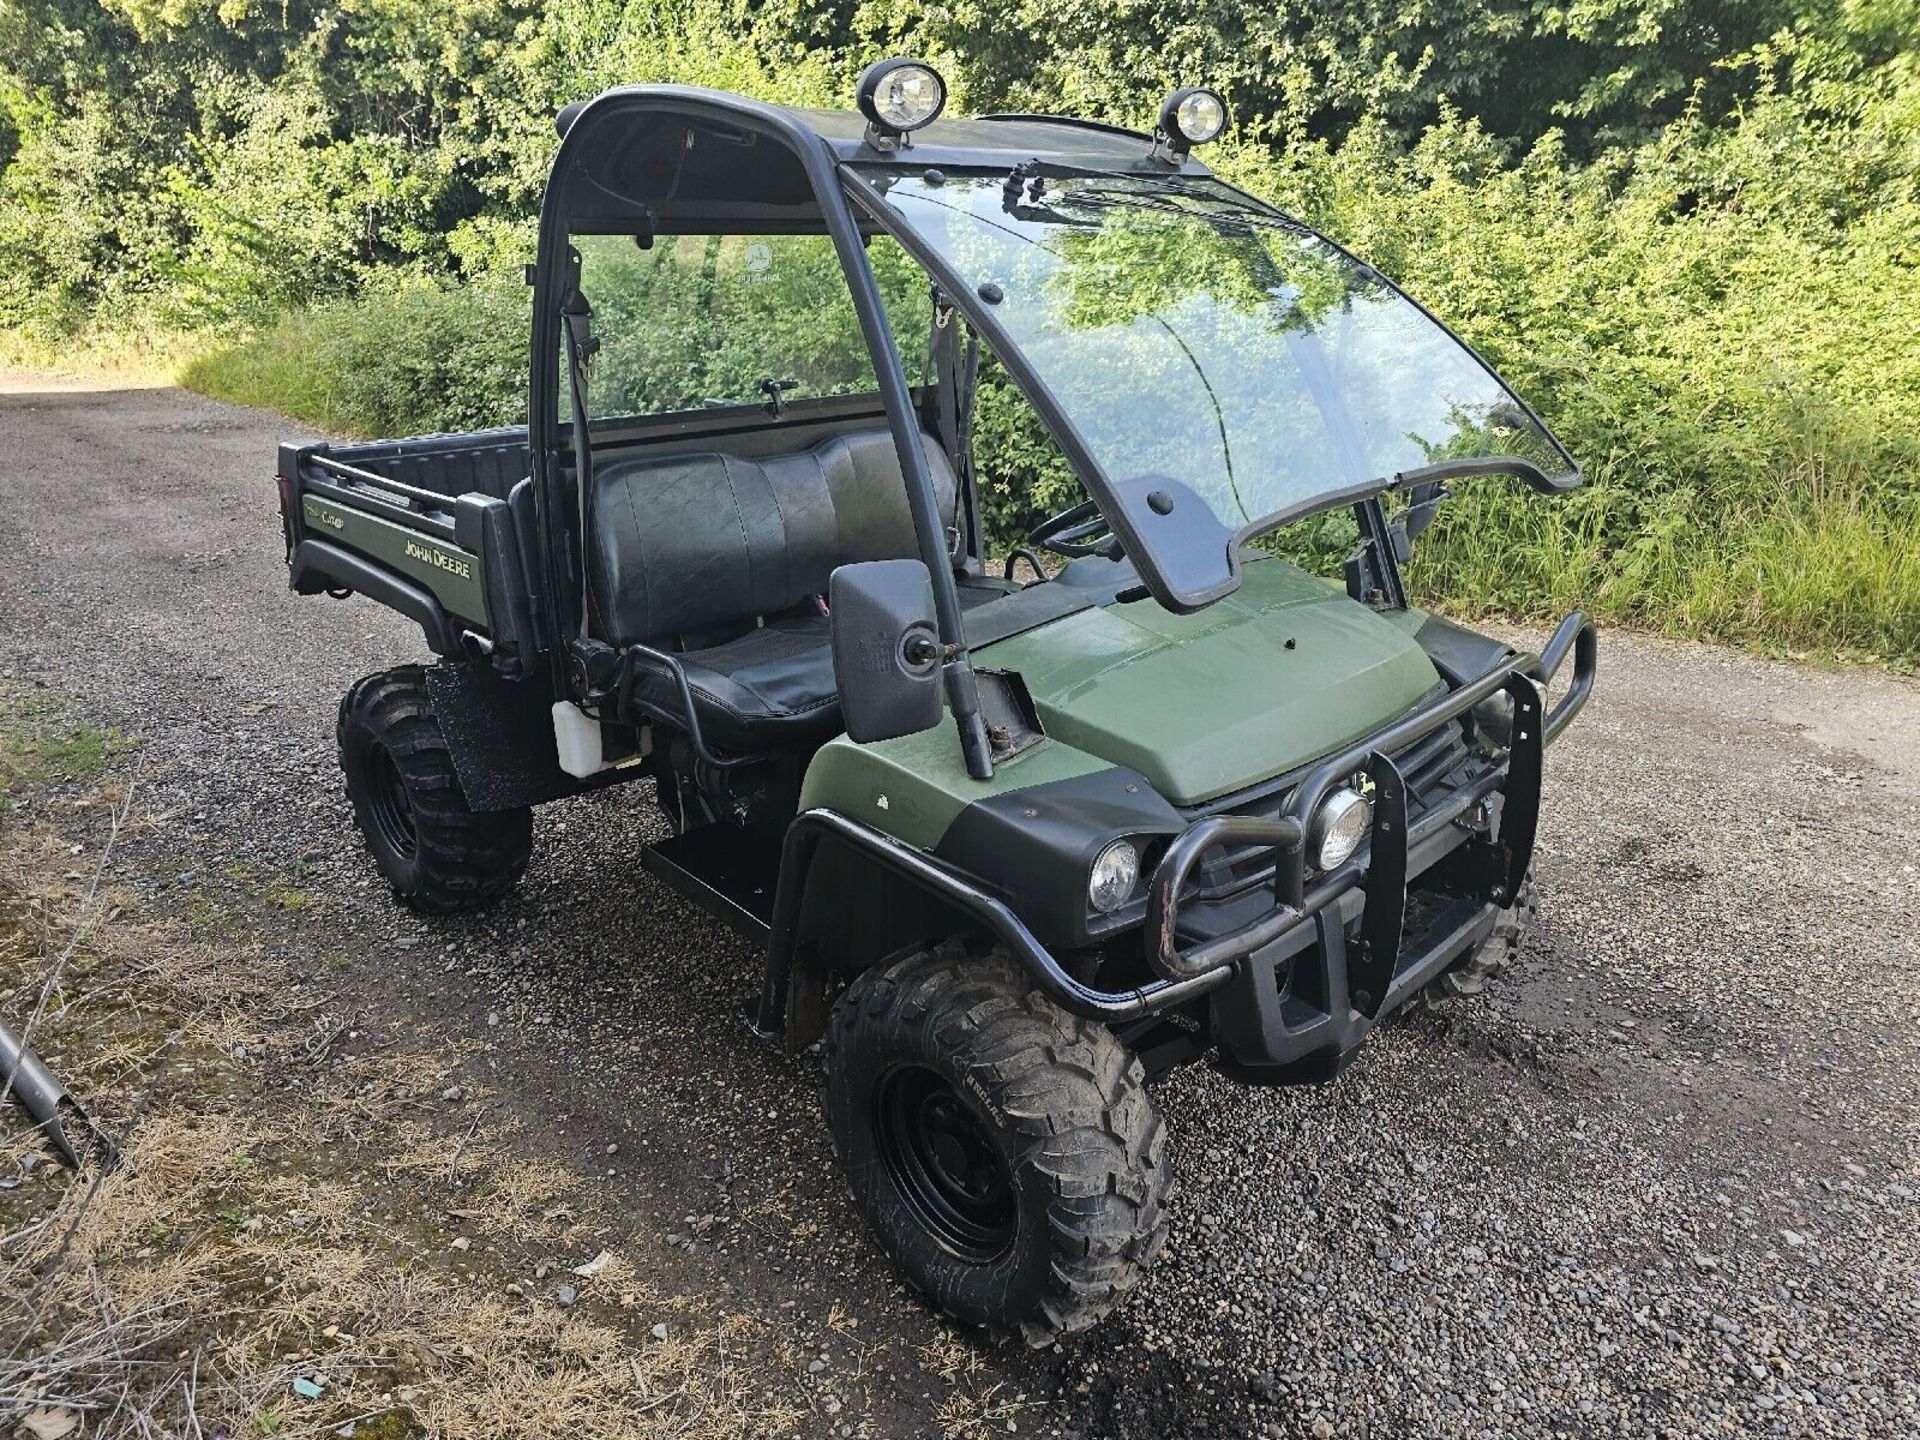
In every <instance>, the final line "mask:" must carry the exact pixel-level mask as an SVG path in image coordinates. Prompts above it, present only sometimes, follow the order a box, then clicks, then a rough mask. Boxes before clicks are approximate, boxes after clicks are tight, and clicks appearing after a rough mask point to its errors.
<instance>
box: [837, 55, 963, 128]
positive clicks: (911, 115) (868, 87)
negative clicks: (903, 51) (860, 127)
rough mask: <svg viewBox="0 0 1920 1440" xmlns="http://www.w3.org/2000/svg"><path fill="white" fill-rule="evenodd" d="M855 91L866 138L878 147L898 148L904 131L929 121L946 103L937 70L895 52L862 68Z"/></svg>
mask: <svg viewBox="0 0 1920 1440" xmlns="http://www.w3.org/2000/svg"><path fill="white" fill-rule="evenodd" d="M854 93H855V98H856V100H857V101H858V102H859V105H860V113H861V114H862V115H864V116H866V117H867V139H868V141H869V142H871V143H872V145H873V146H874V147H875V148H876V149H879V150H893V149H896V148H898V146H899V145H900V143H901V142H902V141H903V140H905V138H906V136H907V135H909V134H911V133H912V132H913V131H915V130H918V129H920V128H921V127H922V126H923V125H931V124H932V123H933V122H934V120H935V119H937V118H938V117H939V114H940V112H941V111H942V110H943V109H945V108H946V104H947V82H946V81H944V80H942V79H941V78H940V72H939V71H937V70H935V69H934V68H933V67H932V66H931V65H923V64H922V63H921V62H920V61H918V60H909V59H907V58H906V57H905V56H898V55H897V56H895V57H894V58H893V59H891V60H876V61H875V62H874V63H873V64H871V65H869V66H868V67H867V68H866V69H865V70H862V71H861V72H860V84H859V86H858V88H857V89H856V90H855V92H854ZM907 143H908V144H911V143H912V142H911V141H907Z"/></svg>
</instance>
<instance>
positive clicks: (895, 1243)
mask: <svg viewBox="0 0 1920 1440" xmlns="http://www.w3.org/2000/svg"><path fill="white" fill-rule="evenodd" d="M825 1051H826V1072H827V1084H826V1105H827V1119H828V1123H829V1125H830V1126H831V1128H832V1131H833V1143H834V1149H835V1151H836V1152H837V1154H838V1155H839V1158H840V1164H841V1167H842V1169H843V1170H844V1171H845V1173H846V1175H847V1178H848V1182H849V1183H850V1184H851V1185H852V1187H853V1194H854V1199H855V1201H856V1202H857V1203H858V1205H859V1206H860V1209H861V1211H862V1213H863V1214H864V1215H865V1216H866V1219H867V1222H868V1224H869V1225H871V1226H872V1228H873V1231H874V1233H875V1235H876V1236H877V1237H878V1239H879V1241H880V1245H881V1247H882V1248H883V1249H884V1250H885V1251H886V1252H887V1253H888V1254H889V1255H890V1256H892V1257H893V1259H894V1260H895V1262H896V1263H898V1264H899V1266H900V1268H901V1269H902V1270H904V1271H905V1272H906V1274H907V1277H908V1278H909V1279H910V1280H912V1282H913V1283H914V1284H915V1285H916V1286H918V1287H919V1288H920V1289H921V1290H922V1291H923V1292H925V1293H926V1294H927V1295H928V1296H929V1297H930V1298H931V1299H932V1300H933V1302H934V1303H935V1304H936V1305H938V1306H939V1307H940V1308H941V1309H943V1310H946V1311H947V1312H949V1313H950V1314H952V1315H955V1316H957V1317H959V1318H960V1319H962V1320H967V1321H971V1322H974V1323H976V1324H983V1325H994V1326H999V1327H1002V1328H1005V1329H1010V1330H1018V1331H1020V1332H1021V1334H1022V1335H1024V1336H1025V1338H1026V1339H1027V1341H1028V1343H1030V1344H1033V1345H1045V1344H1049V1343H1051V1342H1052V1341H1053V1340H1054V1339H1055V1338H1057V1337H1058V1336H1060V1335H1063V1334H1067V1333H1070V1332H1072V1331H1077V1330H1084V1329H1086V1328H1087V1327H1088V1326H1090V1325H1093V1324H1094V1323H1095V1322H1096V1321H1098V1320H1100V1319H1101V1318H1102V1317H1104V1316H1105V1315H1106V1314H1107V1313H1108V1312H1110V1311H1111V1310H1113V1309H1114V1307H1115V1306H1117V1305H1118V1304H1119V1303H1120V1302H1121V1301H1122V1300H1123V1299H1125V1298H1126V1296H1127V1294H1128V1293H1129V1292H1130V1291H1131V1290H1132V1289H1133V1288H1134V1286H1135V1285H1137V1284H1138V1283H1139V1281H1140V1277H1141V1276H1142V1275H1143V1274H1144V1273H1145V1271H1146V1268H1147V1266H1148V1265H1150V1264H1151V1263H1152V1261H1153V1260H1154V1258H1155V1257H1156V1256H1157V1255H1158V1254H1159V1253H1160V1249H1161V1247H1162V1246H1163V1245H1164V1244H1165V1242H1166V1237H1167V1202H1168V1200H1169V1198H1170V1196H1171V1192H1172V1188H1173V1176H1172V1169H1171V1166H1170V1165H1169V1163H1168V1159H1167V1139H1166V1127H1165V1126H1164V1125H1163V1124H1162V1122H1161V1120H1160V1116H1159V1113H1158V1111H1157V1110H1156V1109H1155V1107H1154V1105H1153V1102H1152V1100H1150V1099H1149V1098H1148V1096H1147V1092H1146V1075H1145V1072H1144V1071H1143V1070H1142V1069H1141V1067H1140V1062H1139V1061H1138V1060H1137V1059H1135V1058H1134V1056H1133V1055H1132V1053H1131V1052H1130V1051H1128V1050H1127V1048H1126V1047H1125V1046H1124V1045H1122V1044H1121V1043H1120V1042H1119V1041H1118V1040H1116V1039H1115V1038H1114V1037H1113V1034H1112V1032H1111V1031H1109V1030H1108V1029H1107V1028H1106V1027H1105V1026H1104V1025H1099V1024H1095V1023H1093V1022H1090V1021H1085V1020H1080V1019H1077V1018H1075V1017H1073V1016H1071V1015H1068V1014H1067V1013H1066V1012H1065V1011H1063V1010H1061V1009H1060V1008H1059V1007H1058V1006H1056V1005H1054V1004H1052V1003H1051V1002H1050V1001H1048V1000H1047V999H1045V998H1044V997H1043V996H1041V995H1040V994H1038V993H1037V992H1036V991H1035V990H1034V989H1033V986H1032V984H1031V982H1030V981H1029V979H1028V978H1027V976H1026V974H1025V973H1024V972H1023V971H1022V970H1020V968H1019V967H1018V966H1017V965H1015V964H1014V962H1013V961H1012V960H1010V959H1009V958H1008V957H1007V956H1005V955H1004V954H1001V953H998V952H996V953H994V954H991V955H987V956H972V955H969V954H968V953H967V952H966V951H965V950H964V949H963V948H962V947H961V946H960V945H958V944H948V945H943V946H940V947H938V948H936V949H934V950H929V951H924V952H922V953H920V954H917V955H913V956H910V957H909V958H907V959H905V960H902V961H900V962H899V963H897V964H895V965H892V966H890V967H888V968H887V969H885V970H870V971H868V972H866V973H865V974H863V975H861V976H860V977H859V979H857V980H855V981H854V983H853V984H852V985H851V986H850V987H848V989H847V992H846V994H844V995H843V996H842V997H841V998H840V1002H839V1004H838V1005H837V1006H836V1007H835V1009H834V1012H833V1019H832V1023H831V1025H830V1026H829V1029H828V1033H827V1038H826V1046H825Z"/></svg>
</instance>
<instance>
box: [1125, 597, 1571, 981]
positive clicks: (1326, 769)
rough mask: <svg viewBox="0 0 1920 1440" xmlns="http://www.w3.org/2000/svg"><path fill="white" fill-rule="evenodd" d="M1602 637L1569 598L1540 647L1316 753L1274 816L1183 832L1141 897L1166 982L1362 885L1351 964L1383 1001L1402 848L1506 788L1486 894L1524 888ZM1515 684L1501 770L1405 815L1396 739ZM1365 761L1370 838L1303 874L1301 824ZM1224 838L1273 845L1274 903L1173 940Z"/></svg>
mask: <svg viewBox="0 0 1920 1440" xmlns="http://www.w3.org/2000/svg"><path fill="white" fill-rule="evenodd" d="M1598 650H1599V646H1598V640H1597V637H1596V635H1595V632H1594V627H1593V624H1592V622H1591V621H1589V620H1587V619H1586V617H1585V616H1583V615H1581V614H1580V613H1579V612H1578V611H1575V612H1574V613H1573V614H1571V615H1569V616H1567V618H1566V619H1565V620H1563V621H1561V622H1560V626H1559V628H1558V629H1557V630H1555V632H1554V635H1553V638H1552V639H1551V640H1550V641H1549V642H1548V643H1547V646H1546V648H1545V650H1544V651H1543V652H1542V653H1541V655H1540V656H1538V657H1536V656H1533V655H1515V656H1511V657H1509V658H1507V659H1506V660H1503V661H1501V662H1500V663H1499V664H1497V665H1494V666H1493V667H1491V668H1490V669H1488V670H1487V671H1485V672H1484V673H1482V674H1481V675H1480V676H1478V677H1477V678H1476V679H1474V680H1472V681H1469V682H1468V683H1467V684H1465V685H1462V686H1461V687H1460V688H1459V689H1458V690H1454V691H1452V692H1450V693H1449V694H1447V695H1446V696H1444V697H1442V698H1441V699H1440V700H1438V701H1436V702H1434V703H1433V704H1432V705H1429V706H1426V707H1425V708H1424V709H1421V710H1417V711H1415V712H1414V713H1413V714H1411V715H1408V716H1405V717H1403V718H1402V719H1400V720H1398V721H1396V722H1394V723H1393V724H1392V725H1389V726H1387V727H1386V728H1385V729H1383V730H1379V731H1377V732H1375V733H1374V734H1372V735H1370V736H1368V737H1367V738H1366V739H1365V740H1363V741H1361V742H1359V743H1358V744H1356V745H1353V746H1351V747H1349V748H1348V749H1346V750H1344V751H1342V752H1340V753H1339V754H1337V755H1334V756H1331V757H1330V758H1328V759H1327V760H1325V761H1323V762H1321V764H1320V765H1319V766H1318V767H1316V768H1315V769H1314V771H1313V773H1312V774H1310V775H1309V776H1307V778H1306V779H1305V780H1304V781H1302V782H1301V784H1300V786H1299V787H1298V788H1297V789H1296V790H1295V791H1294V793H1293V798H1292V801H1291V802H1290V803H1289V804H1288V805H1287V807H1286V808H1285V809H1284V810H1283V811H1282V812H1281V813H1280V814H1279V815H1277V816H1271V817H1263V816H1250V815H1219V816H1215V817H1213V818H1211V819H1207V820H1202V821H1201V822H1200V823H1199V824H1197V825H1195V826H1193V827H1192V828H1190V829H1189V830H1187V831H1185V832H1184V833H1183V834H1181V835H1180V836H1179V837H1178V838H1177V839H1176V840H1175V841H1174V842H1173V843H1172V844H1171V845H1170V846H1168V847H1167V853H1166V854H1165V855H1164V856H1163V857H1162V858H1161V861H1160V864H1159V867H1158V868H1157V869H1156V870H1155V871H1154V875H1153V884H1152V888H1151V890H1150V892H1149V895H1148V900H1147V934H1148V948H1147V955H1148V959H1149V960H1150V961H1151V962H1152V964H1153V967H1154V969H1155V970H1156V971H1158V972H1159V973H1160V974H1161V975H1162V976H1164V977H1165V978H1166V980H1167V981H1169V982H1190V981H1192V980H1195V979H1197V978H1199V977H1201V976H1204V975H1210V974H1212V973H1214V972H1216V971H1219V970H1223V969H1225V968H1226V967H1228V966H1230V965H1232V964H1233V963H1234V962H1235V961H1237V960H1241V959H1243V958H1245V957H1246V956H1248V955H1251V954H1253V953H1254V952H1255V951H1258V950H1262V949H1265V948H1266V947H1267V946H1269V945H1271V944H1273V943H1274V942H1275V941H1277V940H1279V939H1281V938H1283V937H1284V936H1286V935H1287V934H1288V933H1289V932H1291V931H1292V930H1294V929H1295V928H1297V927H1298V926H1300V925H1303V924H1305V923H1306V922H1307V921H1309V920H1310V919H1311V918H1312V917H1313V916H1315V915H1317V914H1319V913H1320V911H1322V910H1324V909H1326V908H1327V906H1329V905H1331V904H1332V903H1333V902H1334V901H1335V900H1338V899H1339V898H1340V897H1341V896H1342V895H1344V894H1346V893H1347V892H1348V891H1349V890H1352V889H1354V888H1356V887H1359V886H1364V887H1365V891H1366V909H1365V911H1364V913H1363V918H1362V921H1361V931H1360V946H1359V953H1358V954H1357V955H1356V956H1355V957H1354V960H1353V964H1352V975H1353V1000H1354V1005H1355V1008H1356V1009H1358V1010H1359V1011H1360V1012H1361V1013H1362V1014H1364V1015H1366V1016H1367V1017H1368V1018H1369V1019H1372V1018H1374V1017H1375V1016H1377V1015H1378V1014H1379V1011H1380V1007H1381V1005H1382V1004H1383V1003H1384V1002H1385V1000H1386V996H1387V991H1388V989H1389V987H1390V985H1391V982H1392V979H1393V968H1394V963H1395V961H1396V959H1397V958H1398V955H1399V951H1400V936H1401V930H1402V927H1403V924H1404V918H1405V914H1406V898H1407V897H1406V891H1407V852H1408V850H1409V849H1411V848H1412V847H1413V846H1415V845H1417V844H1418V843H1419V842H1420V841H1422V840H1424V839H1426V838H1427V837H1428V836H1430V835H1433V834H1435V833H1437V832H1438V831H1440V830H1442V829H1444V828H1445V827H1446V826H1448V825H1451V824H1452V823H1453V822H1454V821H1455V820H1457V819H1458V818H1459V817H1460V816H1462V815H1464V814H1466V813H1468V812H1469V811H1470V810H1472V809H1473V808H1474V807H1475V806H1476V805H1478V804H1480V802H1481V801H1482V800H1484V799H1485V798H1486V797H1487V796H1488V795H1490V794H1492V793H1493V792H1495V791H1496V790H1498V791H1503V792H1504V795H1505V799H1504V802H1503V805H1502V809H1501V821H1500V833H1499V838H1498V840H1497V841H1496V842H1495V847H1496V854H1495V860H1496V867H1495V868H1496V875H1495V879H1494V882H1493V884H1492V886H1491V887H1490V890H1489V894H1488V899H1489V900H1490V901H1492V902H1493V903H1495V904H1506V903H1509V902H1510V901H1511V900H1512V898H1513V897H1514V896H1515V895H1518V894H1519V893H1520V887H1521V884H1522V882H1523V881H1524V880H1525V878H1526V873H1527V867H1528V866H1529V865H1530V864H1531V863H1532V862H1533V842H1534V834H1535V831H1536V829H1537V828H1538V824H1539V817H1540V782H1541V772H1542V765H1543V760H1544V752H1545V747H1546V744H1547V742H1548V741H1550V740H1552V739H1554V738H1556V737H1557V736H1558V735H1559V734H1560V732H1561V731H1562V730H1564V729H1565V728H1566V727H1567V724H1568V722H1570V721H1571V720H1572V719H1573V717H1574V715H1575V714H1577V713H1578V712H1579V710H1580V708H1581V707H1582V706H1583V705H1585V704H1586V702H1587V698H1588V696H1589V695H1590V694H1591V693H1592V691H1593V677H1594V671H1595V668H1596V664H1597V660H1598ZM1569 651H1571V652H1573V655H1574V674H1573V682H1572V684H1571V686H1570V687H1569V688H1568V690H1567V693H1566V695H1564V696H1563V697H1562V698H1561V700H1560V703H1559V704H1558V705H1556V706H1555V707H1554V709H1553V713H1552V714H1551V715H1547V714H1544V713H1543V712H1544V710H1545V704H1544V700H1543V693H1544V688H1545V686H1546V684H1547V682H1548V681H1550V680H1551V679H1552V678H1553V676H1554V674H1555V672H1556V671H1558V670H1559V668H1560V666H1561V664H1562V663H1563V662H1564V661H1565V659H1566V657H1567V654H1568V652H1569ZM1501 691H1505V692H1506V693H1507V694H1508V695H1511V696H1512V697H1513V736H1512V740H1511V742H1510V744H1509V747H1508V750H1507V761H1506V765H1505V767H1504V770H1503V769H1501V768H1498V767H1496V768H1494V769H1492V770H1490V771H1488V773H1486V774H1485V775H1482V776H1480V777H1478V778H1477V779H1475V780H1473V781H1472V782H1471V783H1469V784H1466V785H1463V786H1461V787H1460V788H1459V789H1457V790H1453V791H1450V792H1449V793H1448V794H1446V795H1445V796H1443V797H1442V798H1441V799H1440V800H1439V801H1437V802H1436V803H1435V804H1434V805H1433V806H1432V807H1431V808H1430V809H1428V810H1427V811H1426V812H1425V813H1424V814H1422V815H1421V816H1420V818H1419V819H1418V820H1417V821H1414V822H1413V823H1412V824H1411V825H1410V824H1409V823H1408V820H1407V797H1406V781H1405V779H1404V777H1403V776H1402V775H1401V774H1400V771H1399V768H1398V767H1397V766H1396V765H1395V764H1394V762H1393V758H1392V757H1393V754H1394V752H1398V751H1402V750H1404V749H1405V748H1406V747H1407V746H1409V745H1411V744H1413V743H1414V742H1416V741H1418V740H1420V739H1421V738H1422V737H1424V736H1426V735H1429V734H1431V733H1432V732H1433V731H1435V730H1437V729H1439V728H1440V727H1441V726H1442V725H1446V724H1449V723H1451V722H1452V721H1454V720H1457V719H1458V718H1459V717H1460V716H1462V715H1464V714H1466V712H1467V711H1469V710H1471V709H1472V708H1473V707H1474V706H1476V705H1478V704H1479V703H1480V702H1481V701H1483V700H1485V699H1487V698H1488V697H1489V696H1492V695H1495V694H1498V693H1499V692H1501ZM1362 772H1364V773H1365V774H1366V775H1367V776H1368V777H1369V778H1370V779H1371V780H1372V782H1373V788H1374V811H1373V826H1372V830H1371V833H1370V834H1369V836H1368V839H1367V842H1366V844H1365V845H1363V846H1362V847H1361V848H1360V850H1359V851H1357V852H1356V853H1355V854H1354V855H1353V856H1352V857H1351V858H1350V859H1348V860H1347V861H1346V862H1345V863H1344V864H1342V865H1340V866H1338V867H1336V868H1335V869H1333V870H1330V871H1328V872H1327V873H1326V874H1324V875H1321V876H1318V877H1317V878H1316V879H1314V881H1313V882H1312V883H1311V884H1309V883H1308V879H1307V834H1308V829H1309V826H1310V824H1311V821H1312V817H1313V816H1314V814H1315V813H1316V812H1317V811H1318V810H1319V808H1320V805H1321V802H1322V801H1324V800H1325V799H1326V797H1327V793H1328V792H1329V791H1330V790H1332V789H1333V788H1334V787H1335V786H1337V785H1339V784H1341V783H1343V782H1344V781H1345V780H1347V779H1348V778H1349V777H1351V776H1353V775H1356V774H1360V773H1362ZM1220 845H1271V846H1273V847H1274V850H1275V867H1274V903H1273V908H1272V909H1270V910H1268V911H1267V912H1266V913H1265V914H1264V915H1262V916H1261V917H1260V918H1258V919H1257V920H1254V921H1253V922H1252V923H1250V924H1248V925H1246V926H1244V927H1242V928H1241V929H1239V930H1237V931H1235V932H1234V933H1233V934H1230V935H1222V936H1219V937H1218V938H1216V939H1213V940H1208V941H1205V942H1202V943H1201V944H1198V945H1195V946H1193V947H1192V948H1190V949H1182V948H1181V946H1180V941H1179V908H1180V899H1179V897H1180V894H1181V892H1182V891H1183V890H1184V889H1185V888H1186V886H1187V882H1188V880H1189V878H1190V877H1191V876H1192V874H1193V871H1194V869H1195V868H1196V867H1197V866H1198V865H1199V863H1200V861H1201V859H1202V858H1203V857H1204V856H1205V855H1206V853H1207V852H1208V851H1209V850H1211V849H1213V848H1214V847H1216V846H1220Z"/></svg>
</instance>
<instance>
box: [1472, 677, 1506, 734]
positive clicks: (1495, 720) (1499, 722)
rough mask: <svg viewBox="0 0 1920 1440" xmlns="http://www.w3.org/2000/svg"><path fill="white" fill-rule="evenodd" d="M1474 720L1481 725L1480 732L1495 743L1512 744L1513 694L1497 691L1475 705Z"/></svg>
mask: <svg viewBox="0 0 1920 1440" xmlns="http://www.w3.org/2000/svg"><path fill="white" fill-rule="evenodd" d="M1473 721H1474V724H1476V725H1478V726H1479V727H1480V733H1481V734H1482V735H1484V736H1486V737H1487V739H1489V740H1491V741H1492V742H1493V743H1494V744H1495V745H1508V744H1511V743H1512V742H1513V696H1512V695H1511V694H1509V693H1508V692H1507V691H1505V690H1498V691H1495V692H1494V693H1493V694H1491V695H1489V696H1488V697H1487V698H1486V699H1484V700H1482V701H1481V702H1480V703H1479V704H1478V705H1476V706H1474V707H1473Z"/></svg>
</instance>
